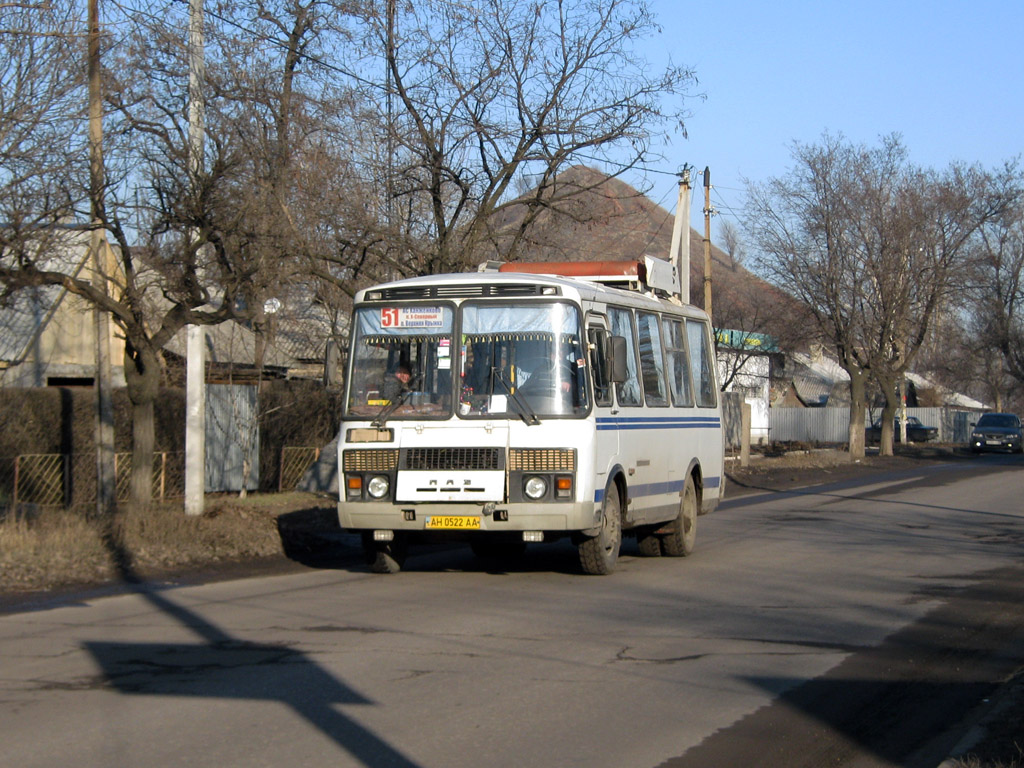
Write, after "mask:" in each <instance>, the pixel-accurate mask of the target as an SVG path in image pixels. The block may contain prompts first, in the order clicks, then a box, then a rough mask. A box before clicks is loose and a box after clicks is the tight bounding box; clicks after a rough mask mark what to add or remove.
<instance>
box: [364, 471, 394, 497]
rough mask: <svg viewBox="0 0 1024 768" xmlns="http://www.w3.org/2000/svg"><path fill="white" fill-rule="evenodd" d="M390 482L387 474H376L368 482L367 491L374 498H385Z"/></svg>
mask: <svg viewBox="0 0 1024 768" xmlns="http://www.w3.org/2000/svg"><path fill="white" fill-rule="evenodd" d="M389 487H390V483H389V482H388V478H387V476H386V475H374V476H373V477H371V478H370V482H368V483H367V484H366V492H367V493H369V494H370V496H371V497H372V498H374V499H383V498H384V497H385V496H387V495H388V488H389Z"/></svg>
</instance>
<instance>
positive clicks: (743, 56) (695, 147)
mask: <svg viewBox="0 0 1024 768" xmlns="http://www.w3.org/2000/svg"><path fill="white" fill-rule="evenodd" d="M651 5H652V7H653V9H654V10H655V12H656V13H657V15H658V19H659V22H660V23H661V25H662V28H663V32H662V34H661V35H660V37H659V38H658V39H657V40H656V41H654V43H655V45H652V46H651V48H650V50H651V51H652V53H650V58H651V60H652V61H655V62H658V63H664V61H665V59H664V58H659V57H667V56H669V55H671V57H672V60H673V61H674V62H675V63H677V64H682V65H685V66H687V67H690V68H692V69H694V70H695V73H696V75H697V77H698V79H699V84H698V86H697V87H696V89H695V90H697V91H699V92H701V93H704V94H706V97H707V98H706V99H705V100H703V101H700V100H697V99H691V100H689V101H688V102H687V106H688V108H689V110H690V112H691V113H692V114H691V117H690V118H689V119H688V121H687V124H686V128H687V133H688V138H684V137H682V136H681V135H677V136H674V137H673V138H672V140H671V142H670V145H669V146H668V147H667V148H666V149H665V155H666V157H667V165H666V166H665V167H663V168H660V169H659V170H662V171H668V172H673V173H674V172H676V171H678V170H679V168H680V167H681V166H682V165H683V163H689V164H690V165H691V166H694V167H695V168H696V169H697V170H701V171H702V170H703V169H704V167H705V166H708V167H709V168H710V176H711V183H712V187H713V189H712V193H711V202H712V205H713V206H715V207H716V208H718V209H719V210H720V211H721V214H720V215H721V216H727V215H730V214H731V213H732V211H734V210H736V209H739V208H740V207H741V206H742V204H743V200H744V197H745V195H744V191H743V190H744V183H743V180H744V179H750V180H753V181H761V180H764V179H766V178H769V177H775V176H783V175H785V173H786V170H787V168H789V167H790V166H791V165H792V159H791V156H790V149H791V145H792V142H793V141H800V142H804V143H814V142H817V141H818V140H819V139H820V138H821V136H822V134H823V132H824V131H826V130H828V131H830V132H832V133H841V134H843V135H844V136H845V137H846V138H847V139H848V140H850V141H853V142H857V143H866V144H869V145H873V144H877V141H878V138H879V137H880V136H882V135H886V134H889V133H899V134H901V135H902V138H903V143H904V145H905V146H906V148H907V149H908V150H909V153H910V159H911V160H912V161H913V162H915V163H917V164H919V165H922V166H927V167H932V168H944V167H946V166H947V165H948V164H949V163H950V162H953V161H957V160H960V161H965V162H970V163H974V162H977V163H980V164H981V165H983V166H985V167H988V168H991V167H994V166H997V165H999V164H1001V163H1002V162H1003V161H1005V160H1009V159H1011V158H1013V157H1016V156H1018V155H1020V154H1022V152H1024V53H1022V38H1024V2H1022V0H981V1H980V2H967V1H966V0H964V1H955V0H931V2H925V1H924V0H906V1H904V0H891V1H890V2H876V1H875V0H866V1H865V0H860V1H859V2H849V1H843V2H838V1H833V0H819V1H818V2H812V1H807V2H800V1H799V0H775V1H774V2H772V1H770V0H765V1H764V2H733V1H731V0H708V1H707V2H701V3H689V2H682V1H681V0H651ZM625 179H626V180H627V181H639V180H638V179H634V178H631V177H628V176H627V177H625ZM646 180H647V181H648V182H650V183H652V184H654V185H655V186H654V188H653V189H652V190H651V192H650V193H649V194H650V196H651V198H652V199H654V201H655V202H658V203H659V204H661V205H663V206H664V207H666V208H667V209H668V210H670V211H671V210H674V209H675V199H676V190H677V189H678V182H677V179H676V178H674V177H672V176H669V175H664V174H661V173H649V174H648V175H647V177H646ZM694 183H695V184H696V189H695V193H696V194H695V198H694V202H693V205H692V212H693V217H692V219H691V224H693V225H694V226H695V227H697V228H698V229H699V230H702V229H703V226H704V225H703V215H702V213H701V209H702V207H703V199H704V197H703V188H702V187H701V185H702V184H703V182H702V180H701V179H700V178H699V177H697V178H695V182H694ZM717 218H718V217H716V218H715V219H712V238H713V239H715V240H717V239H718V237H717V233H718V221H717Z"/></svg>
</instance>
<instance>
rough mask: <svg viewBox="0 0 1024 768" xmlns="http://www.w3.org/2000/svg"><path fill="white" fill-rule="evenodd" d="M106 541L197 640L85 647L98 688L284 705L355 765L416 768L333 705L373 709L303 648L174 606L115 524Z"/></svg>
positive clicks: (120, 567)
mask: <svg viewBox="0 0 1024 768" xmlns="http://www.w3.org/2000/svg"><path fill="white" fill-rule="evenodd" d="M104 541H105V544H106V547H107V549H108V550H109V554H110V557H111V560H112V561H113V563H114V564H115V566H116V568H117V571H118V574H119V576H120V578H121V581H122V582H123V583H124V584H126V585H129V586H130V587H131V591H132V592H134V593H136V594H138V595H139V596H140V597H142V598H143V599H144V600H146V601H147V602H148V603H149V604H150V605H151V606H153V607H154V608H155V609H157V610H158V611H160V612H161V613H163V614H164V615H166V616H169V617H171V618H173V619H174V620H175V621H177V622H178V624H180V625H181V626H182V627H184V628H187V629H188V630H190V631H191V632H193V633H194V634H195V635H196V642H195V643H137V642H134V643H121V642H87V643H85V646H84V647H85V648H86V650H87V651H88V652H89V653H90V654H91V655H92V656H93V658H94V659H95V660H96V662H97V663H98V664H99V666H100V668H101V670H102V675H101V678H100V680H99V682H98V685H100V686H103V687H109V688H111V689H113V690H116V691H118V692H120V693H123V694H125V695H131V696H146V695H162V696H180V697H183V698H192V699H234V700H248V701H275V702H279V703H280V704H282V705H284V706H286V707H288V708H289V709H291V710H292V711H293V712H295V713H296V714H298V715H299V716H300V717H302V718H303V719H305V720H306V721H307V722H308V723H309V724H311V725H313V726H314V727H315V728H317V729H318V730H319V731H320V732H321V733H322V734H324V735H325V736H326V737H328V738H329V739H331V740H332V741H333V742H334V743H335V744H337V745H338V747H339V748H341V749H342V750H344V751H345V752H347V753H348V754H349V755H350V756H351V757H352V758H354V759H355V760H357V761H358V762H359V763H360V764H362V765H365V766H368V767H369V768H378V767H379V768H383V767H384V766H389V767H396V766H397V768H417V766H418V764H417V763H416V762H415V761H413V760H412V759H410V758H409V757H407V756H406V755H404V754H402V753H401V752H400V751H399V750H398V749H396V748H395V747H393V746H392V745H391V744H389V743H388V742H387V741H386V740H384V739H382V738H380V737H379V736H377V735H376V734H374V733H373V732H372V731H370V730H368V729H367V728H365V727H363V726H362V725H360V724H359V723H357V722H355V721H354V720H352V719H351V718H349V717H347V716H346V715H344V714H343V713H341V712H339V711H338V705H339V704H349V705H363V706H367V705H373V704H374V703H375V702H374V701H372V700H371V699H368V698H366V697H364V696H363V695H362V694H360V693H359V692H357V691H355V690H353V689H352V688H351V687H349V686H348V685H346V684H345V683H344V682H343V681H341V680H339V679H338V678H337V677H335V676H334V675H332V674H331V673H330V672H328V671H327V670H325V669H324V668H323V667H321V666H320V665H319V664H317V663H316V662H315V661H314V660H313V659H311V658H309V657H308V656H307V655H306V654H305V653H303V652H302V651H301V650H298V649H295V648H291V647H289V646H288V645H286V644H280V645H278V644H262V643H252V642H249V641H247V640H244V639H239V638H236V637H233V636H232V635H231V634H230V633H229V632H226V631H225V630H223V629H221V628H220V627H218V626H217V625H216V624H215V623H213V622H212V621H209V620H208V619H206V618H204V617H203V616H201V615H199V614H198V613H196V612H195V611H192V610H189V609H188V608H186V607H184V606H182V605H180V604H178V603H177V602H175V601H174V600H173V599H172V597H171V596H170V594H169V590H165V589H161V588H159V587H157V586H154V585H150V584H147V583H146V582H145V580H144V579H143V578H141V576H140V575H139V574H138V572H137V571H136V570H135V567H134V565H133V558H132V555H131V552H130V551H129V550H128V549H127V548H126V547H125V546H124V544H123V542H122V541H121V539H120V536H119V534H118V532H117V530H116V527H115V526H114V525H112V524H111V525H108V526H107V528H106V530H105V532H104Z"/></svg>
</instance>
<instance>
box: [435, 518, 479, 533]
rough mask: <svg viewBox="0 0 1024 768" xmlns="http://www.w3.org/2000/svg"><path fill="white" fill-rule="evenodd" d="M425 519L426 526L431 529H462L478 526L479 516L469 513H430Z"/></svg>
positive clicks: (477, 527)
mask: <svg viewBox="0 0 1024 768" xmlns="http://www.w3.org/2000/svg"><path fill="white" fill-rule="evenodd" d="M425 520H426V527H427V528H430V529H433V530H444V531H464V530H468V529H479V528H480V518H479V517H470V516H469V515H431V516H430V517H427V518H425Z"/></svg>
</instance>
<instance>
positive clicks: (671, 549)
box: [661, 475, 697, 557]
mask: <svg viewBox="0 0 1024 768" xmlns="http://www.w3.org/2000/svg"><path fill="white" fill-rule="evenodd" d="M696 540H697V490H696V488H695V487H694V485H693V476H692V475H690V476H689V477H687V478H686V485H685V486H683V497H682V498H681V499H680V500H679V515H678V517H676V519H675V522H674V523H673V524H672V530H671V531H669V532H668V533H664V534H661V551H662V552H663V553H664V554H666V555H668V556H669V557H686V556H687V555H688V554H690V553H691V552H693V545H694V543H695V542H696Z"/></svg>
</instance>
